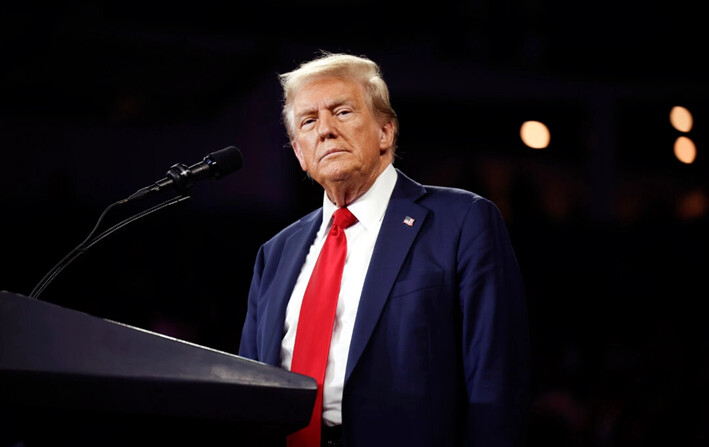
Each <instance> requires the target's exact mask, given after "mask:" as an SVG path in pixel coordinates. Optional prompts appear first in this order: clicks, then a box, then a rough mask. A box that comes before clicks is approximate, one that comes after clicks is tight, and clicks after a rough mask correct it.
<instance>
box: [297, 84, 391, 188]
mask: <svg viewBox="0 0 709 447" xmlns="http://www.w3.org/2000/svg"><path fill="white" fill-rule="evenodd" d="M293 110H294V115H295V121H294V123H295V138H294V139H293V141H291V144H292V146H293V150H294V151H295V155H296V157H298V161H299V162H300V167H301V168H302V169H303V170H304V171H306V172H308V173H309V174H310V176H311V177H312V178H313V179H314V180H315V181H316V182H318V183H319V184H320V185H322V186H323V187H324V188H325V189H326V190H327V189H328V188H329V187H330V186H334V185H335V184H337V183H338V182H346V183H348V184H351V185H354V186H355V188H362V187H365V188H369V186H371V183H373V182H374V180H375V179H376V177H377V176H378V175H379V174H380V173H381V172H382V171H383V170H384V168H386V166H387V165H388V164H389V162H390V161H391V155H390V153H387V150H388V149H389V148H390V147H391V145H392V143H393V125H392V124H391V122H387V123H380V122H378V121H377V119H376V117H375V116H374V115H373V114H372V112H371V111H370V109H369V107H368V106H367V103H366V101H365V91H364V87H363V86H362V85H361V84H359V83H358V82H356V81H354V80H351V79H346V78H338V77H324V78H317V79H315V80H312V81H310V82H308V83H306V84H305V85H304V86H303V87H301V89H300V90H299V91H298V93H297V94H296V96H295V100H294V101H293Z"/></svg>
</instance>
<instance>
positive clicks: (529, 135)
mask: <svg viewBox="0 0 709 447" xmlns="http://www.w3.org/2000/svg"><path fill="white" fill-rule="evenodd" d="M519 135H520V137H521V138H522V141H523V142H524V144H526V145H527V146H529V147H531V148H532V149H544V148H545V147H547V146H548V145H549V140H550V139H551V135H550V133H549V129H547V126H545V125H544V124H543V123H540V122H539V121H525V122H524V123H523V124H522V127H521V128H520V130H519Z"/></svg>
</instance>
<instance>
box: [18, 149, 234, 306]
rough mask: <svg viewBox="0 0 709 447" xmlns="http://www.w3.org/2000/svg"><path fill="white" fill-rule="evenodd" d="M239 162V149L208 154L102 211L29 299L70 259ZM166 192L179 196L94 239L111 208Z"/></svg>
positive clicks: (232, 168) (174, 169) (43, 287)
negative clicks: (162, 190)
mask: <svg viewBox="0 0 709 447" xmlns="http://www.w3.org/2000/svg"><path fill="white" fill-rule="evenodd" d="M243 161H244V160H243V157H242V156H241V152H240V151H239V149H237V148H235V147H234V146H229V147H225V148H224V149H221V150H218V151H216V152H212V153H211V154H208V155H207V156H206V157H204V158H203V159H202V161H200V162H198V163H195V164H193V165H192V166H189V167H188V166H186V165H184V164H182V163H177V164H174V165H173V166H172V167H171V168H170V169H169V170H168V171H167V176H166V177H165V178H164V179H162V180H158V181H157V182H155V183H154V184H152V185H150V186H147V187H145V188H143V189H140V190H138V191H137V192H135V193H134V194H133V195H131V196H130V197H128V198H125V199H123V200H119V201H117V202H114V203H112V204H111V205H109V206H108V207H107V208H106V209H105V210H104V211H103V213H101V216H99V219H98V222H96V225H95V226H94V229H93V230H91V233H89V235H88V236H87V237H86V239H84V241H83V242H81V243H80V244H79V245H77V246H76V247H75V248H74V249H73V250H72V251H70V252H69V253H68V254H67V255H66V256H64V258H62V259H61V260H60V261H59V262H58V263H57V264H56V265H55V266H54V267H52V269H51V270H49V271H48V272H47V273H46V274H45V275H44V277H43V278H42V279H41V280H40V281H39V283H37V285H36V286H35V287H34V289H32V292H30V295H29V297H30V298H34V299H37V297H38V296H39V294H40V293H42V291H43V290H44V289H45V288H46V287H47V286H48V285H49V283H50V282H52V281H53V280H54V278H56V277H57V275H59V273H61V272H62V270H64V269H65V268H66V267H67V266H68V265H69V264H70V263H71V262H72V261H74V259H76V258H77V257H79V256H80V255H82V254H83V253H85V252H86V251H87V250H88V249H89V248H91V247H92V246H93V245H94V244H96V243H97V242H99V241H100V240H102V239H104V238H105V237H107V236H108V235H110V234H112V233H113V232H114V231H116V230H118V229H120V228H123V227H124V226H126V225H128V224H130V223H132V222H135V221H136V220H138V219H141V218H143V217H145V216H147V215H149V214H152V213H154V212H156V211H159V210H161V209H163V208H165V207H168V206H172V205H175V204H177V203H179V202H182V201H184V200H187V199H189V198H190V196H188V195H185V191H186V190H187V189H189V188H190V187H192V185H194V183H195V182H197V181H200V180H203V179H206V178H213V179H218V178H221V177H224V176H225V175H227V174H231V173H232V172H234V171H236V170H238V169H239V168H241V165H242V164H243ZM169 188H174V189H176V190H177V191H179V193H180V196H176V197H173V198H172V199H169V200H166V201H165V202H162V203H160V204H158V205H155V206H153V207H152V208H150V209H148V210H145V211H142V212H140V213H138V214H135V215H133V216H131V217H129V218H127V219H124V220H122V221H121V222H118V223H117V224H115V225H113V226H112V227H110V228H109V229H107V230H105V231H104V232H102V233H101V234H99V235H98V236H94V234H96V232H97V230H98V229H99V226H100V225H101V222H102V221H103V218H104V217H105V216H106V214H108V212H109V211H110V210H111V209H113V208H114V207H117V206H119V205H123V204H125V203H126V202H129V201H131V200H136V199H139V198H141V197H143V196H145V195H146V194H148V193H151V192H157V191H160V190H161V189H169Z"/></svg>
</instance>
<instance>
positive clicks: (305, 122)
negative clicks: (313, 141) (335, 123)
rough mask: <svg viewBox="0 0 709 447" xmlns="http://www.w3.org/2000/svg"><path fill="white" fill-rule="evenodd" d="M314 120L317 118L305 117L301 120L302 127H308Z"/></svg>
mask: <svg viewBox="0 0 709 447" xmlns="http://www.w3.org/2000/svg"><path fill="white" fill-rule="evenodd" d="M314 122H315V120H314V119H312V118H308V119H304V120H303V121H301V123H300V127H308V126H309V125H311V124H312V123H314Z"/></svg>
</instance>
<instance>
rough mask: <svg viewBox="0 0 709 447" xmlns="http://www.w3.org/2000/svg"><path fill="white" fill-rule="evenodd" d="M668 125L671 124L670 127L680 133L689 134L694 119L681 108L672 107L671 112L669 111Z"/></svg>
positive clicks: (687, 111)
mask: <svg viewBox="0 0 709 447" xmlns="http://www.w3.org/2000/svg"><path fill="white" fill-rule="evenodd" d="M670 123H671V124H672V127H674V128H675V129H677V130H679V131H680V132H689V131H690V130H692V125H693V124H694V119H693V118H692V114H691V113H690V112H689V110H687V109H686V108H684V107H682V106H674V107H672V110H670Z"/></svg>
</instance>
